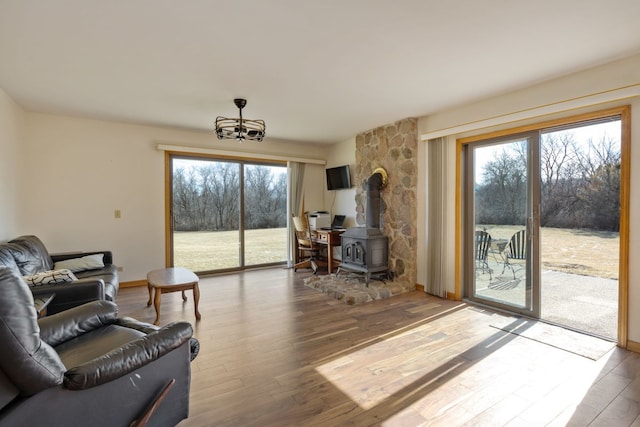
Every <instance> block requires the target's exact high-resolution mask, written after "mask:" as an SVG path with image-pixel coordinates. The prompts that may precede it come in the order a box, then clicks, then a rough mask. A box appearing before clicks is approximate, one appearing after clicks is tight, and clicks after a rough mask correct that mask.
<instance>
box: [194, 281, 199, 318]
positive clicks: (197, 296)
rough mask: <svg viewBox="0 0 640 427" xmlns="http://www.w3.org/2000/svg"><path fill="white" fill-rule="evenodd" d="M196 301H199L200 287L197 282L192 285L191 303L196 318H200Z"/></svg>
mask: <svg viewBox="0 0 640 427" xmlns="http://www.w3.org/2000/svg"><path fill="white" fill-rule="evenodd" d="M198 301H200V288H199V287H198V282H196V283H195V284H194V285H193V305H194V307H195V311H196V319H198V320H200V312H199V311H198Z"/></svg>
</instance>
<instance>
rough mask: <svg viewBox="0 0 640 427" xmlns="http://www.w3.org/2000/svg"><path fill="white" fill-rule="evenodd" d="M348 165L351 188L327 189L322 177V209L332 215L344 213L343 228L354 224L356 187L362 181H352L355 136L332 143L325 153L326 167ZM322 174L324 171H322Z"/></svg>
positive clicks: (354, 160) (354, 159)
mask: <svg viewBox="0 0 640 427" xmlns="http://www.w3.org/2000/svg"><path fill="white" fill-rule="evenodd" d="M343 165H349V169H350V171H351V179H352V181H351V188H350V189H345V190H333V191H328V190H327V182H326V177H325V176H324V175H323V177H322V183H321V185H322V188H323V190H324V210H326V211H329V212H330V213H331V217H332V218H333V215H346V216H347V218H345V224H344V226H345V228H347V227H355V226H356V188H357V187H358V186H359V185H362V183H358V182H354V181H353V173H354V171H355V165H356V138H355V136H354V137H353V138H350V139H347V140H346V141H343V142H340V143H337V144H333V145H331V146H330V147H329V150H328V153H327V165H326V167H327V168H331V167H336V166H343ZM323 174H324V171H323Z"/></svg>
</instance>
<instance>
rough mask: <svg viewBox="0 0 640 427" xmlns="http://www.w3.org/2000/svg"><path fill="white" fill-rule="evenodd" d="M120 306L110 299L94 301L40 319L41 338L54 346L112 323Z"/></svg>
mask: <svg viewBox="0 0 640 427" xmlns="http://www.w3.org/2000/svg"><path fill="white" fill-rule="evenodd" d="M117 317H118V306H117V305H116V304H114V303H112V302H110V301H93V302H89V303H86V304H83V305H80V306H78V307H74V308H70V309H69V310H65V311H62V312H60V313H57V314H52V315H51V316H47V317H43V318H42V319H39V320H38V325H39V326H40V338H41V339H42V340H43V341H44V342H46V343H47V344H49V345H50V346H52V347H55V346H57V345H58V344H62V343H63V342H65V341H68V340H70V339H73V338H75V337H77V336H80V335H82V334H84V333H87V332H89V331H92V330H94V329H97V328H100V327H102V326H104V325H109V324H112V323H114V322H115V321H116V319H117Z"/></svg>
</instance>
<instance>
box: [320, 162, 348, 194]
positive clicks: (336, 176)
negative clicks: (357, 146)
mask: <svg viewBox="0 0 640 427" xmlns="http://www.w3.org/2000/svg"><path fill="white" fill-rule="evenodd" d="M326 171H327V190H342V189H345V188H351V174H350V173H349V165H344V166H337V167H335V168H327V169H326Z"/></svg>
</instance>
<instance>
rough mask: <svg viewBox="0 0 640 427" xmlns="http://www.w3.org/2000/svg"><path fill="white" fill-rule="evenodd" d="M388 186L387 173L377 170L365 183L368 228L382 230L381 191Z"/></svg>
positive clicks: (380, 169)
mask: <svg viewBox="0 0 640 427" xmlns="http://www.w3.org/2000/svg"><path fill="white" fill-rule="evenodd" d="M386 184H387V172H386V171H385V170H384V169H382V168H377V169H376V170H374V171H373V174H371V176H370V177H369V178H367V180H366V181H365V192H366V197H367V209H366V216H365V222H366V225H367V227H368V228H380V190H381V189H383V188H384V187H385V185H386Z"/></svg>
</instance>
